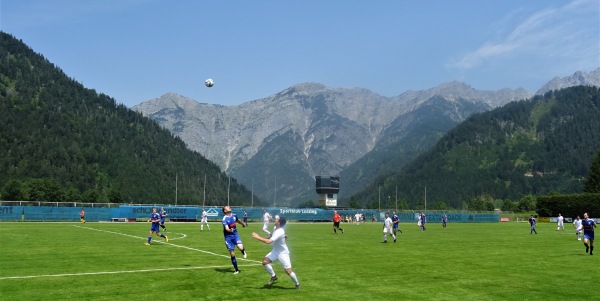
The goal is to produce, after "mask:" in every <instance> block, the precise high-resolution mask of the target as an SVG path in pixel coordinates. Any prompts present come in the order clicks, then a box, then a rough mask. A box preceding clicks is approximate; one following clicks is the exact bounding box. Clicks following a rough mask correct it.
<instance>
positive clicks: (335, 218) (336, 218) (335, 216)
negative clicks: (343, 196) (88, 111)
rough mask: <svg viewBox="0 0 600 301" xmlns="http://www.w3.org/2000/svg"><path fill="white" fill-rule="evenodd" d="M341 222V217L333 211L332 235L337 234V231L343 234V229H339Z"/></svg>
mask: <svg viewBox="0 0 600 301" xmlns="http://www.w3.org/2000/svg"><path fill="white" fill-rule="evenodd" d="M341 221H342V217H341V216H340V214H339V213H338V212H337V210H333V234H337V230H340V231H342V234H344V229H342V228H340V222H341Z"/></svg>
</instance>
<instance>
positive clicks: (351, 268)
mask: <svg viewBox="0 0 600 301" xmlns="http://www.w3.org/2000/svg"><path fill="white" fill-rule="evenodd" d="M342 227H343V228H344V229H345V233H344V234H341V233H339V232H338V234H337V235H334V234H333V230H332V225H331V224H330V223H323V224H294V223H290V224H288V225H287V226H286V232H287V234H288V241H287V243H288V246H289V248H290V250H291V258H292V265H293V269H294V271H295V272H296V274H297V276H298V279H299V280H300V283H301V290H298V291H297V290H295V289H294V284H293V283H292V281H291V280H290V279H289V277H288V276H287V275H286V274H285V272H284V271H283V269H282V268H281V266H280V265H279V263H278V262H276V263H274V264H273V267H274V269H275V271H276V272H277V275H278V277H279V280H278V281H277V282H276V283H275V284H274V285H273V286H269V285H267V282H268V280H269V278H270V276H269V275H268V273H267V272H266V271H265V270H264V269H263V267H262V265H261V263H260V262H261V260H262V258H263V257H264V255H265V254H267V253H268V252H269V251H270V249H271V246H270V245H266V244H263V243H261V242H259V241H257V240H255V239H252V237H251V233H252V231H256V232H257V233H259V234H261V235H264V233H262V231H261V229H262V224H258V223H255V224H250V225H249V227H247V228H241V227H238V231H239V233H240V236H241V238H242V240H243V243H244V246H245V247H246V249H247V252H248V258H247V259H243V258H242V256H241V252H239V251H237V252H236V254H237V260H238V264H239V266H240V270H241V273H240V274H238V275H233V268H232V265H231V261H230V259H229V254H228V252H227V250H226V248H225V245H224V242H223V234H222V228H221V225H220V223H211V231H207V229H206V227H205V228H204V231H203V232H200V230H199V228H200V226H199V224H197V223H167V230H168V231H167V232H165V234H166V235H168V237H169V242H168V243H163V239H160V238H158V237H156V236H154V237H153V240H152V242H153V244H152V245H151V246H145V245H144V243H145V242H146V239H147V236H148V230H149V228H150V224H147V223H86V224H80V223H0V229H1V233H2V246H1V256H0V299H1V300H149V299H150V300H225V299H228V300H315V301H316V300H339V299H350V300H384V299H390V300H434V299H435V300H550V299H556V300H560V299H569V300H574V299H579V298H581V299H587V298H589V297H592V298H593V296H598V292H597V291H595V290H593V289H592V288H597V287H598V280H597V277H596V274H597V272H598V267H600V259H599V257H600V253H598V254H597V255H594V256H590V255H589V254H586V253H585V249H584V247H583V243H582V242H581V241H577V239H576V237H575V234H574V231H573V230H572V226H571V225H568V224H567V225H566V227H567V231H560V232H559V231H556V224H554V223H552V224H549V223H544V224H538V227H537V230H538V233H539V234H538V235H535V234H533V235H530V234H529V225H528V224H527V223H514V222H511V223H491V224H452V223H451V224H448V228H447V229H444V230H442V227H441V225H440V224H428V229H427V231H425V232H422V231H420V230H419V228H418V227H417V225H416V224H401V226H400V227H401V229H402V230H403V232H404V233H403V234H400V235H399V237H398V242H397V243H394V242H393V240H392V239H391V238H389V235H388V243H382V241H383V237H382V224H381V223H370V222H369V223H366V224H361V225H354V224H342ZM596 252H600V250H596ZM591 289H592V291H590V290H591Z"/></svg>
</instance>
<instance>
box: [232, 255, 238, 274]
mask: <svg viewBox="0 0 600 301" xmlns="http://www.w3.org/2000/svg"><path fill="white" fill-rule="evenodd" d="M231 263H232V264H233V268H235V270H236V271H237V270H238V267H237V260H236V259H235V256H231Z"/></svg>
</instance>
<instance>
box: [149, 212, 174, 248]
mask: <svg viewBox="0 0 600 301" xmlns="http://www.w3.org/2000/svg"><path fill="white" fill-rule="evenodd" d="M148 222H149V223H150V222H151V223H152V226H150V233H148V241H147V242H146V244H145V245H147V246H149V245H150V242H151V241H152V233H155V232H156V235H158V236H160V237H162V238H164V239H165V242H168V241H169V238H168V237H166V236H165V235H164V234H162V233H160V227H159V224H160V215H159V214H158V213H157V212H156V208H152V214H151V215H150V219H149V220H148Z"/></svg>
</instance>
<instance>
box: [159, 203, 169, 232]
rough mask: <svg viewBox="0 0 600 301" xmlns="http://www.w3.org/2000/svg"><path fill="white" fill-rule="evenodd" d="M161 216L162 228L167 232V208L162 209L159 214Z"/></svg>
mask: <svg viewBox="0 0 600 301" xmlns="http://www.w3.org/2000/svg"><path fill="white" fill-rule="evenodd" d="M158 214H159V215H160V227H161V228H162V229H163V230H164V231H165V232H167V227H165V218H166V217H167V215H169V214H167V211H165V208H162V207H161V208H160V212H159V213H158Z"/></svg>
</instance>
